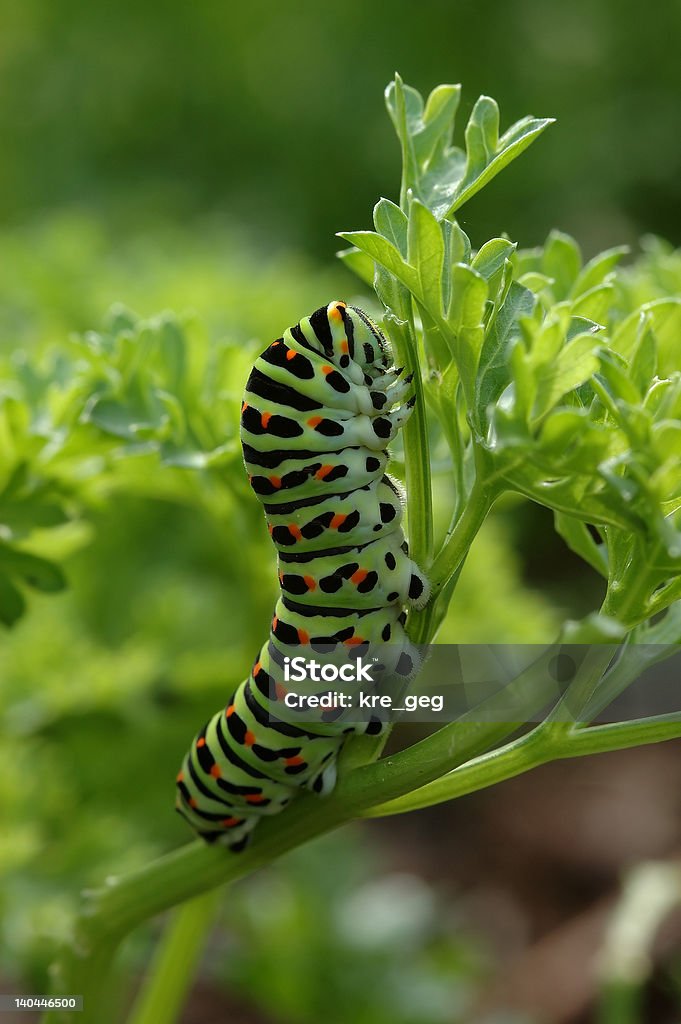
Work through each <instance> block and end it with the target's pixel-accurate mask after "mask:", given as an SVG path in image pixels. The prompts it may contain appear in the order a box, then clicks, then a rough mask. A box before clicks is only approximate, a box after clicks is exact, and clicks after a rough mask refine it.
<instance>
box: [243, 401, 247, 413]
mask: <svg viewBox="0 0 681 1024" xmlns="http://www.w3.org/2000/svg"><path fill="white" fill-rule="evenodd" d="M246 409H248V402H242V403H241V411H242V412H246Z"/></svg>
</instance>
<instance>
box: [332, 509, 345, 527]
mask: <svg viewBox="0 0 681 1024" xmlns="http://www.w3.org/2000/svg"><path fill="white" fill-rule="evenodd" d="M347 518H348V517H347V516H345V515H343V513H342V512H336V514H335V516H334V517H333V519H332V520H331V522H330V523H329V529H330V530H337V529H338V527H339V526H342V525H343V523H344V522H345V520H346V519H347Z"/></svg>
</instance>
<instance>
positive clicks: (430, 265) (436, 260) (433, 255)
mask: <svg viewBox="0 0 681 1024" xmlns="http://www.w3.org/2000/svg"><path fill="white" fill-rule="evenodd" d="M408 245H409V263H410V265H411V266H412V267H416V271H417V274H418V278H419V283H420V294H419V299H420V301H421V302H422V303H423V305H424V306H425V307H426V308H427V309H428V310H429V312H430V313H431V315H433V316H434V317H436V318H439V317H441V316H442V312H443V310H442V299H443V289H442V270H443V263H444V256H445V243H444V239H443V237H442V228H441V227H440V225H439V224H438V222H437V220H436V219H435V217H434V216H433V214H432V213H431V212H430V210H429V209H428V208H427V207H426V206H424V205H423V203H420V202H419V201H418V199H413V200H412V203H411V207H410V209H409V239H408Z"/></svg>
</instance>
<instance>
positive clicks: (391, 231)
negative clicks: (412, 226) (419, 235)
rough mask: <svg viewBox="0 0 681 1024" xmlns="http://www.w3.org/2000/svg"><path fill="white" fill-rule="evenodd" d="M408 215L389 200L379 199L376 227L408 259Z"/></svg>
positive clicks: (375, 217)
mask: <svg viewBox="0 0 681 1024" xmlns="http://www.w3.org/2000/svg"><path fill="white" fill-rule="evenodd" d="M407 225H408V221H407V215H406V214H405V213H403V212H402V210H401V209H400V208H399V206H396V205H395V203H391V202H390V200H389V199H379V201H378V202H377V203H376V205H375V207H374V227H375V228H376V230H377V231H378V233H379V235H383V237H384V238H387V239H388V241H389V242H392V244H393V245H394V246H395V248H396V249H397V250H398V251H399V252H400V253H401V254H402V256H404V258H405V259H406V258H407V251H408V250H407Z"/></svg>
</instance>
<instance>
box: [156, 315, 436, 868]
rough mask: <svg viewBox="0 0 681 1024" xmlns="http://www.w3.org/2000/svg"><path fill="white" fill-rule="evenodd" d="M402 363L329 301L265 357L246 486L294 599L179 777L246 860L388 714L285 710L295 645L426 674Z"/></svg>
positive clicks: (205, 820) (184, 801)
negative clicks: (407, 509)
mask: <svg viewBox="0 0 681 1024" xmlns="http://www.w3.org/2000/svg"><path fill="white" fill-rule="evenodd" d="M402 372H403V368H399V369H395V368H394V367H391V365H390V363H389V354H388V349H387V344H386V341H385V338H384V337H383V335H382V334H381V332H380V331H379V330H378V328H377V327H376V326H375V325H374V324H373V323H372V322H371V320H370V319H369V318H368V317H367V315H366V314H365V313H363V312H362V311H361V310H359V309H356V308H355V307H353V306H346V304H345V303H344V302H331V303H330V304H329V305H328V306H322V307H321V308H320V309H317V310H315V312H314V313H313V314H312V315H311V316H309V317H306V318H305V319H304V320H301V322H300V323H299V324H296V326H295V327H292V328H290V329H289V330H287V331H285V332H284V335H283V337H282V338H279V339H277V340H276V341H274V342H272V344H271V345H270V346H269V347H268V348H267V349H266V350H265V351H264V352H263V353H262V354H261V355H260V356H259V357H258V359H257V360H256V362H255V365H254V367H253V369H252V371H251V374H250V376H249V378H248V382H247V384H246V390H245V394H244V401H243V404H242V408H241V441H242V446H243V455H244V462H245V465H246V470H247V472H248V474H249V481H250V483H251V486H252V488H253V490H254V491H255V493H256V494H257V495H258V498H259V499H260V501H261V502H262V504H263V506H264V510H265V515H266V518H267V524H268V528H269V531H270V535H271V537H272V541H273V543H274V544H275V547H276V548H277V551H278V553H279V582H280V589H281V595H280V598H279V600H278V602H277V605H276V608H275V612H274V617H273V619H272V626H271V630H270V635H269V636H268V638H267V639H266V641H265V643H264V644H263V646H262V648H261V651H260V654H259V656H258V658H257V660H256V662H255V664H254V665H253V669H252V671H251V674H250V676H249V678H248V679H246V680H244V682H243V683H241V685H240V686H239V687H238V688H237V690H236V691H235V693H234V695H233V696H232V698H231V700H230V703H229V704H228V706H227V708H226V709H222V710H220V711H219V712H218V713H217V714H216V715H215V716H214V717H213V718H212V719H211V720H210V722H208V724H207V725H206V727H205V728H204V729H202V731H201V732H200V733H199V734H198V736H197V737H196V739H195V740H194V742H193V744H192V746H191V749H190V750H189V752H188V753H187V755H186V757H185V759H184V762H183V764H182V768H181V770H180V773H179V775H178V777H177V802H176V807H177V810H178V811H179V812H180V814H181V815H182V816H183V817H184V818H185V819H186V820H187V821H188V822H189V824H190V825H191V826H192V827H193V828H194V829H195V830H196V831H197V832H198V834H199V835H200V836H202V837H203V838H204V839H206V840H207V841H209V842H213V841H215V840H216V839H217V840H220V841H221V842H224V843H226V844H227V845H228V846H230V847H231V848H232V849H233V850H240V849H243V847H244V845H245V843H246V841H247V838H248V834H249V833H250V831H251V830H252V829H253V827H254V826H255V825H256V823H257V822H258V820H259V819H260V818H261V817H262V816H263V815H269V814H276V813H278V812H279V811H281V810H282V809H283V808H284V807H285V806H286V804H287V803H289V801H290V800H291V798H292V797H293V796H294V795H295V793H296V792H297V790H299V789H300V788H301V787H305V788H308V789H311V790H312V791H313V792H316V793H325V792H329V791H330V790H331V789H332V788H333V786H334V783H335V762H336V758H337V756H338V752H339V750H340V748H341V746H342V744H343V742H344V740H345V738H346V736H347V735H348V734H349V733H352V732H355V731H360V729H361V730H362V731H365V732H367V733H376V732H378V731H380V729H381V728H382V723H381V721H380V720H378V719H377V718H375V717H372V718H371V719H370V720H369V721H367V722H366V723H364V724H363V725H362V726H359V725H353V726H350V727H348V726H347V725H344V723H343V721H342V718H341V717H339V716H338V715H335V714H333V713H329V714H326V715H322V716H320V718H319V722H318V723H315V724H314V726H313V727H312V728H308V727H307V725H306V726H299V725H297V724H296V723H295V721H294V720H293V719H292V716H291V712H289V711H287V709H285V707H284V702H283V698H284V696H285V694H286V691H285V690H284V688H283V687H282V686H281V684H280V682H278V680H280V679H281V678H282V677H281V666H282V665H283V664H284V660H285V658H286V657H287V655H288V654H291V653H292V652H293V648H299V645H301V644H303V645H309V646H310V648H311V650H312V651H328V650H330V649H332V648H333V647H334V646H335V645H338V644H341V645H345V646H347V647H348V648H350V649H351V650H353V651H357V650H359V651H361V650H364V649H367V648H368V646H369V645H372V644H379V645H380V644H381V643H383V644H385V643H387V642H390V644H391V645H392V644H394V645H397V646H396V649H397V650H398V651H401V652H402V653H400V654H399V657H398V659H397V663H396V671H397V673H398V674H402V675H404V676H405V677H406V676H408V675H409V673H410V672H411V671H412V668H413V658H412V656H411V654H410V653H409V644H408V641H407V639H406V636H405V633H404V629H403V625H404V620H405V609H406V608H407V607H408V606H416V607H422V606H423V605H424V604H425V602H426V601H427V599H428V593H429V587H428V583H427V581H426V579H425V578H424V576H423V574H422V573H421V571H420V570H419V568H418V566H417V565H416V564H415V563H414V562H412V561H411V559H410V558H409V557H408V553H407V545H406V542H405V538H404V534H403V532H402V527H401V520H402V498H401V495H400V492H399V490H398V488H397V486H396V484H395V482H394V481H393V480H391V479H390V477H388V476H386V475H385V474H384V469H385V466H386V463H387V453H386V449H387V447H388V444H389V443H390V441H391V440H392V439H393V438H394V437H395V435H396V434H397V432H398V430H399V429H400V428H401V427H402V426H403V425H404V423H405V422H406V420H407V419H408V417H409V415H410V413H411V409H412V407H413V404H414V397H413V396H412V395H411V387H410V385H411V376H409V377H407V378H403V377H402Z"/></svg>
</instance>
